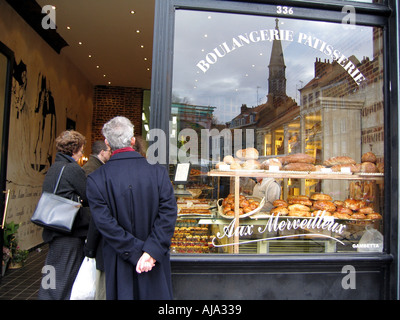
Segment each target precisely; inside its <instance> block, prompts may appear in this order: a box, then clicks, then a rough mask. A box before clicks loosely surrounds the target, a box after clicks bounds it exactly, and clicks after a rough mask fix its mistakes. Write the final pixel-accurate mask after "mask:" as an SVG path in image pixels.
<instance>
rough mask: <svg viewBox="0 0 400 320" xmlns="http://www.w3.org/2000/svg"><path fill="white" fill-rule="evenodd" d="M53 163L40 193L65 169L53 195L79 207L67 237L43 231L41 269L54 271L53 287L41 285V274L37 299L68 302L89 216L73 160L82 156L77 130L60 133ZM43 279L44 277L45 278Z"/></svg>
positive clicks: (80, 174) (79, 173) (82, 141)
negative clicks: (78, 203) (44, 249)
mask: <svg viewBox="0 0 400 320" xmlns="http://www.w3.org/2000/svg"><path fill="white" fill-rule="evenodd" d="M55 143H56V150H57V153H56V156H55V161H54V163H53V164H52V165H51V167H50V168H49V170H48V171H47V174H46V176H45V178H44V181H43V187H42V190H43V191H46V192H50V193H51V192H53V189H54V186H55V185H56V182H57V179H58V176H59V174H60V172H61V169H62V167H64V166H65V168H64V171H63V174H62V176H61V180H60V182H59V185H58V189H57V194H58V195H59V196H62V197H64V198H67V199H71V198H72V199H73V200H74V201H79V199H80V201H81V203H82V207H81V208H80V209H79V213H78V215H77V217H76V219H75V221H74V225H73V228H72V233H71V234H65V233H61V232H58V231H53V230H50V229H46V228H44V229H43V234H42V237H43V240H44V242H45V243H48V245H49V250H48V253H47V256H46V261H45V266H52V267H53V268H54V273H53V274H54V275H55V281H54V283H55V284H56V285H55V286H54V287H53V286H44V285H43V284H44V283H47V281H48V280H47V278H48V277H49V274H48V273H43V280H42V282H41V284H42V285H41V286H40V288H39V295H38V298H39V300H69V298H70V295H71V290H72V286H73V284H74V281H75V278H76V275H77V274H78V271H79V268H80V266H81V264H82V261H83V259H84V249H83V247H84V243H85V239H86V236H87V231H88V228H89V221H90V213H89V208H88V203H87V198H86V175H85V172H84V171H83V170H82V168H81V166H80V165H79V164H78V163H77V161H78V160H79V159H80V158H81V157H82V155H83V147H84V145H85V143H86V138H85V137H84V136H83V135H82V134H80V133H79V132H77V131H74V130H67V131H64V132H62V133H61V134H60V135H59V136H58V137H57V138H56V140H55ZM46 277H47V278H46Z"/></svg>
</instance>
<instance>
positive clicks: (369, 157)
mask: <svg viewBox="0 0 400 320" xmlns="http://www.w3.org/2000/svg"><path fill="white" fill-rule="evenodd" d="M361 162H372V163H376V156H375V154H374V153H372V152H366V153H364V154H363V155H362V156H361Z"/></svg>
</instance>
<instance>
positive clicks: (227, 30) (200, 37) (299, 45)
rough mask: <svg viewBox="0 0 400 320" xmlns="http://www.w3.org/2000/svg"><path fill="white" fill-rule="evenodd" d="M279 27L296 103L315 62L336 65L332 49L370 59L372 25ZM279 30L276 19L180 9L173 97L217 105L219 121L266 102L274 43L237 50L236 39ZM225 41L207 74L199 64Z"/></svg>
mask: <svg viewBox="0 0 400 320" xmlns="http://www.w3.org/2000/svg"><path fill="white" fill-rule="evenodd" d="M278 23H279V29H280V30H281V31H284V30H285V31H287V33H286V35H287V40H282V41H281V43H282V48H283V54H284V60H285V65H286V79H287V83H286V88H287V89H286V91H287V95H288V96H290V97H292V98H293V99H295V100H296V101H297V102H298V103H300V102H299V100H300V94H299V92H298V89H299V88H301V87H303V86H305V85H306V84H307V83H308V82H309V81H310V80H311V79H312V78H313V77H314V62H315V60H316V58H321V59H322V61H324V60H325V59H326V60H329V61H330V62H332V55H331V56H329V55H327V54H326V53H327V50H326V49H327V48H328V46H330V47H329V48H330V49H331V50H330V52H333V51H334V50H337V52H340V54H343V55H345V56H346V57H350V56H352V55H354V56H355V57H356V58H357V59H358V60H360V61H361V60H362V59H363V58H365V57H368V58H369V59H371V60H372V56H373V43H372V32H373V28H372V27H362V26H346V25H342V24H338V23H326V22H315V21H304V20H295V19H284V18H279V22H278ZM275 26H276V17H265V16H253V15H239V14H227V13H214V12H212V13H211V12H202V11H187V10H177V12H176V17H175V39H174V46H175V50H174V69H173V95H174V97H177V98H179V99H180V100H181V101H183V100H184V101H186V102H188V103H190V104H193V105H202V106H214V107H217V109H216V111H215V113H214V114H215V115H216V116H217V118H218V121H219V122H221V123H224V122H226V121H229V120H231V119H232V118H233V117H235V116H236V115H238V114H239V111H240V106H241V105H242V104H247V106H248V107H253V106H257V105H259V104H261V103H265V102H266V100H267V98H266V95H267V93H268V65H269V62H270V56H271V48H272V42H271V41H269V40H267V38H264V41H262V40H260V41H250V43H245V42H242V44H243V45H241V46H236V47H235V43H236V44H237V42H235V40H234V39H236V40H238V39H239V36H249V35H250V34H252V35H253V36H254V37H253V40H255V39H256V36H260V35H261V34H262V33H263V32H261V30H273V29H275ZM265 34H268V33H267V32H266V33H265ZM224 43H225V44H226V46H225V48H226V50H225V55H224V56H223V57H217V60H213V62H215V63H213V64H210V66H209V68H208V69H207V70H206V71H205V72H204V68H203V69H201V68H200V67H199V66H198V64H199V62H200V61H202V60H204V61H205V62H206V61H207V60H206V57H207V54H209V53H212V52H215V51H213V50H214V49H215V48H219V49H220V51H221V48H224V46H223V44H224ZM324 43H325V45H324ZM229 50H231V51H229ZM222 52H223V51H222ZM210 57H211V56H210V55H209V58H210ZM214 57H215V56H214ZM211 60H212V59H211Z"/></svg>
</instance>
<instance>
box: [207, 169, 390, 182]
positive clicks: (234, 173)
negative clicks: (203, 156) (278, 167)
mask: <svg viewBox="0 0 400 320" xmlns="http://www.w3.org/2000/svg"><path fill="white" fill-rule="evenodd" d="M208 175H209V176H211V177H255V178H257V177H260V178H276V179H285V178H292V179H317V180H383V178H384V174H383V173H374V174H372V173H357V174H349V173H341V172H337V173H319V172H318V173H317V172H308V171H307V172H306V171H305V172H302V171H295V172H294V171H267V170H231V171H221V170H217V169H215V170H211V171H210V172H209V173H208Z"/></svg>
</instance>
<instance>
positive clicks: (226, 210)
mask: <svg viewBox="0 0 400 320" xmlns="http://www.w3.org/2000/svg"><path fill="white" fill-rule="evenodd" d="M220 200H222V203H221V205H220V204H219V202H220ZM220 200H219V201H218V206H219V209H218V211H219V213H220V215H222V216H223V217H224V216H225V217H230V218H231V217H234V215H235V196H234V195H233V194H231V193H230V194H229V195H228V196H227V197H226V198H224V199H220ZM263 205H264V201H261V202H260V201H259V200H258V199H256V198H253V197H246V196H244V195H239V216H242V215H250V214H253V213H255V212H257V211H259V210H260V209H261V208H262V206H263Z"/></svg>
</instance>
